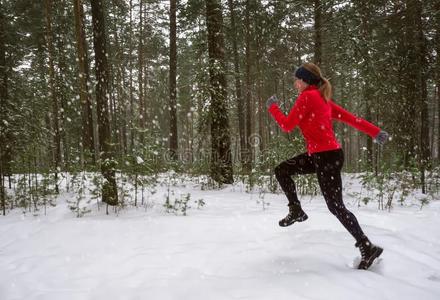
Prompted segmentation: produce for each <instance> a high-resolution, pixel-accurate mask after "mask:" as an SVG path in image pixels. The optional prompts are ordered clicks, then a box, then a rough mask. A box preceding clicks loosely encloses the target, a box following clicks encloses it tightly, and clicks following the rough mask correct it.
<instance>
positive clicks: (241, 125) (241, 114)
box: [228, 0, 247, 166]
mask: <svg viewBox="0 0 440 300" xmlns="http://www.w3.org/2000/svg"><path fill="white" fill-rule="evenodd" d="M228 4H229V11H230V14H231V36H232V51H233V56H234V78H235V95H236V98H237V100H236V101H237V110H238V112H237V115H238V132H239V136H240V149H239V153H240V161H241V164H242V166H243V165H244V164H245V160H244V158H245V152H246V149H247V145H246V135H245V111H244V103H243V97H242V93H241V88H242V87H241V80H240V58H239V55H238V46H237V25H236V23H235V8H234V1H233V0H228Z"/></svg>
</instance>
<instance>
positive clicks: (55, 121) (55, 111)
mask: <svg viewBox="0 0 440 300" xmlns="http://www.w3.org/2000/svg"><path fill="white" fill-rule="evenodd" d="M51 13H52V0H45V15H46V44H47V49H48V60H49V89H50V97H51V98H52V127H53V143H54V145H53V163H54V172H55V182H56V184H55V192H56V193H59V188H58V172H59V171H60V162H61V134H60V124H59V122H60V121H59V104H58V95H57V93H56V89H55V66H54V53H55V50H54V45H53V32H52V15H51Z"/></svg>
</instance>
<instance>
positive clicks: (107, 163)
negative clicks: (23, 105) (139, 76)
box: [91, 0, 118, 205]
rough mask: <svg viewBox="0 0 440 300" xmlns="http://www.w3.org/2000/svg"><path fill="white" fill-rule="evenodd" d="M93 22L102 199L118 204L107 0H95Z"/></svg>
mask: <svg viewBox="0 0 440 300" xmlns="http://www.w3.org/2000/svg"><path fill="white" fill-rule="evenodd" d="M91 5H92V22H93V44H94V49H95V73H96V107H97V111H98V135H99V145H100V160H101V173H102V175H103V177H104V179H105V182H104V184H103V186H102V201H103V202H105V203H107V204H109V205H117V204H118V191H117V187H116V178H115V167H116V162H115V160H114V158H113V153H112V145H111V136H110V123H109V109H108V103H109V99H108V97H109V88H108V83H109V73H108V62H107V38H106V32H105V30H106V26H105V18H104V3H103V0H91Z"/></svg>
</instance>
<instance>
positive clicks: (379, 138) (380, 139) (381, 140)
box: [374, 130, 390, 146]
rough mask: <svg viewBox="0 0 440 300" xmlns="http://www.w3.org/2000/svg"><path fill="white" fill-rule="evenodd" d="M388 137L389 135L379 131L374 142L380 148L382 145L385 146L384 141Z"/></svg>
mask: <svg viewBox="0 0 440 300" xmlns="http://www.w3.org/2000/svg"><path fill="white" fill-rule="evenodd" d="M389 136H390V135H389V134H388V132H386V131H383V130H381V131H380V132H379V133H378V134H377V136H376V137H375V138H374V141H375V142H376V143H378V144H379V145H381V146H382V145H383V144H385V142H386V141H388V138H389Z"/></svg>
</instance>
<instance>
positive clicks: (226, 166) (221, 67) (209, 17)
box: [206, 0, 233, 183]
mask: <svg viewBox="0 0 440 300" xmlns="http://www.w3.org/2000/svg"><path fill="white" fill-rule="evenodd" d="M206 25H207V31H208V53H209V77H210V94H211V106H210V117H211V143H212V146H211V147H212V150H211V156H212V157H211V159H212V162H211V176H212V178H213V179H214V180H215V181H217V182H219V183H232V182H233V171H232V159H231V151H230V147H231V138H230V132H229V118H228V109H227V102H226V101H227V90H226V88H227V87H226V68H225V52H224V51H225V44H224V35H223V16H222V7H221V2H220V1H219V0H206Z"/></svg>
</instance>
